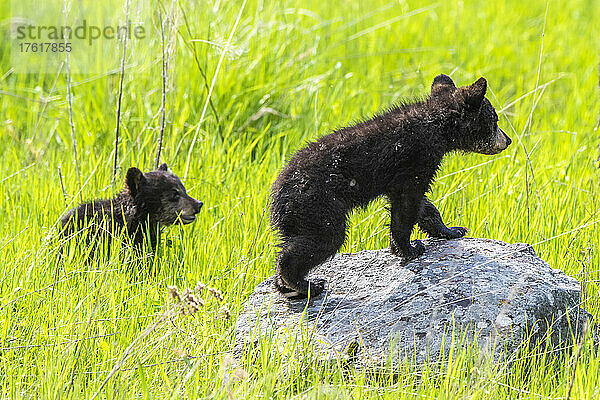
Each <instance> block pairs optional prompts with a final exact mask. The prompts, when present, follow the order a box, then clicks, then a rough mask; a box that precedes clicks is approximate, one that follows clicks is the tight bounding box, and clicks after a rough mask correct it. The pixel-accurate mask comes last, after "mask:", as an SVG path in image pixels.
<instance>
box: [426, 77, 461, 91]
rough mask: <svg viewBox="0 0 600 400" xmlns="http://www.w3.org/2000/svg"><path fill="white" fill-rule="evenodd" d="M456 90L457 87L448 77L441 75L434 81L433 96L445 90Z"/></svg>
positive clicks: (432, 85) (432, 86)
mask: <svg viewBox="0 0 600 400" xmlns="http://www.w3.org/2000/svg"><path fill="white" fill-rule="evenodd" d="M452 89H456V85H455V84H454V82H453V81H452V78H450V77H449V76H448V75H444V74H440V75H438V76H436V77H435V78H434V79H433V83H432V84H431V94H432V95H434V96H435V95H436V94H438V93H440V92H442V91H445V90H452Z"/></svg>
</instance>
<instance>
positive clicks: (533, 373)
mask: <svg viewBox="0 0 600 400" xmlns="http://www.w3.org/2000/svg"><path fill="white" fill-rule="evenodd" d="M6 3H7V2H4V3H3V4H2V5H0V10H1V11H0V22H2V23H1V24H0V34H1V35H2V42H1V44H0V165H1V168H0V170H1V171H2V174H1V175H0V392H1V397H2V398H6V399H18V398H44V399H46V398H63V399H70V398H85V399H88V398H94V397H95V398H171V397H172V398H211V399H212V398H215V399H219V398H226V399H229V398H297V399H309V398H331V399H334V398H335V399H350V398H352V399H397V398H402V399H404V398H406V399H417V398H432V399H454V398H470V399H506V398H527V399H564V398H567V397H569V396H570V398H573V399H593V398H598V396H599V393H600V355H599V354H598V352H597V350H594V347H593V346H592V341H591V339H589V338H588V339H586V340H585V341H582V342H580V343H577V344H576V351H571V352H567V353H565V354H564V355H562V356H555V355H553V354H551V353H549V352H543V351H542V352H541V354H540V352H537V353H536V351H534V350H531V351H529V350H524V352H523V354H522V355H521V357H520V358H519V359H518V360H516V361H514V362H512V363H510V364H505V365H500V366H492V365H489V363H485V362H482V361H481V358H479V357H478V356H477V354H476V353H477V352H476V350H475V349H472V350H470V351H463V352H456V353H454V354H453V356H452V357H451V358H449V359H447V360H445V362H444V363H441V364H438V365H430V366H427V365H426V366H422V365H405V366H402V368H401V369H400V370H399V371H397V373H396V374H395V375H394V376H389V377H379V378H377V379H375V378H373V377H370V376H369V375H368V374H366V373H365V372H364V371H361V370H355V369H352V368H349V369H348V368H345V367H342V366H328V367H323V366H320V365H318V364H317V363H315V361H314V355H313V354H310V353H308V354H305V355H304V356H294V355H293V353H294V349H289V353H288V354H282V355H279V356H268V352H262V353H260V354H248V355H247V356H246V357H243V358H242V359H241V360H234V359H233V358H232V357H231V355H230V353H231V350H232V347H233V343H234V341H235V335H234V326H235V321H236V318H237V315H238V314H239V313H240V311H241V309H242V307H243V302H244V300H245V299H246V298H247V297H248V296H249V295H250V293H252V291H253V288H254V287H255V286H256V285H257V284H258V283H260V282H261V281H262V280H264V279H265V278H267V277H269V276H270V275H272V274H273V273H274V261H275V252H276V244H277V238H276V235H275V234H274V233H273V232H272V231H271V229H270V227H269V213H268V201H269V190H270V186H271V184H272V182H273V181H274V179H275V177H276V176H277V173H278V171H279V170H280V169H281V168H282V167H283V165H284V164H285V162H286V160H287V159H289V157H290V156H291V154H293V152H294V151H295V150H296V149H298V148H299V147H300V146H302V144H303V143H305V142H306V141H309V140H313V139H315V138H317V137H318V136H319V135H321V134H325V133H328V132H330V131H331V130H332V129H335V128H336V127H339V126H343V125H344V124H348V123H352V122H353V121H357V120H360V119H361V118H365V117H368V116H369V115H372V114H373V113H375V112H376V111H377V110H380V109H382V108H384V107H386V106H389V105H391V104H393V103H394V102H398V101H400V100H401V99H410V98H419V97H422V96H425V95H426V94H427V93H428V91H429V88H430V85H431V81H432V80H433V78H434V77H435V76H436V75H438V74H439V73H446V74H451V76H452V78H453V79H454V81H455V82H456V83H457V84H459V85H467V84H470V83H472V82H473V81H475V80H476V79H477V78H479V77H480V76H484V77H485V78H486V79H487V80H488V84H489V91H488V96H487V97H488V99H489V100H490V101H491V102H492V104H493V105H494V106H495V107H496V109H497V110H499V112H498V113H499V116H500V122H499V125H500V126H501V127H502V129H503V130H504V131H505V132H506V133H507V134H508V135H509V136H510V137H511V138H512V139H513V145H512V146H511V147H510V148H509V149H507V150H506V151H505V152H503V153H502V154H499V155H496V156H483V155H463V154H454V155H451V156H449V157H447V158H446V159H445V162H444V164H443V167H442V170H441V171H440V173H439V174H438V178H437V180H436V183H435V184H434V185H433V188H432V192H431V196H430V198H431V199H432V200H433V201H434V203H435V204H436V206H437V207H438V208H439V209H440V211H441V212H442V214H443V215H444V218H445V220H446V222H447V223H448V224H449V225H460V226H466V227H469V235H470V236H474V237H486V238H492V239H499V240H503V241H507V242H511V243H512V242H527V243H530V244H531V245H533V247H534V249H535V251H536V252H537V254H538V255H539V256H540V257H542V258H543V259H545V260H546V261H547V262H548V263H549V264H550V265H551V266H552V267H553V268H558V269H561V270H563V271H564V272H565V273H566V274H568V275H570V276H573V277H575V278H577V279H579V280H580V281H582V282H584V283H582V285H583V286H584V287H585V294H586V295H585V298H584V299H583V301H582V303H583V304H582V305H583V306H584V307H585V308H586V309H587V310H588V311H589V312H591V313H592V314H593V315H594V317H595V318H598V317H600V301H599V295H600V293H599V287H598V284H599V282H600V273H599V269H598V265H600V229H599V226H600V213H599V206H600V198H599V197H600V186H599V182H600V175H599V173H600V170H599V169H598V167H599V166H600V165H599V157H600V154H599V134H600V132H598V130H597V128H598V117H599V112H600V109H599V107H598V76H599V74H598V62H599V58H598V54H599V53H598V49H599V48H600V47H599V44H600V36H599V35H598V31H597V28H594V26H597V21H599V20H600V7H599V6H598V4H597V2H596V1H593V0H573V1H569V2H558V1H555V2H544V1H539V0H531V1H528V2H526V3H522V2H519V1H507V2H487V1H481V0H476V1H469V2H462V1H460V2H459V1H448V2H446V1H438V2H435V1H403V0H399V1H391V2H390V1H386V0H383V1H380V0H372V1H360V2H333V1H330V2H327V1H314V0H308V1H286V2H275V1H273V2H264V1H262V0H249V1H219V0H215V1H204V0H201V1H199V2H195V1H185V0H181V1H173V2H169V1H165V2H155V3H153V4H154V6H155V8H156V10H162V12H161V13H160V14H159V13H158V12H157V13H155V14H153V17H154V19H155V21H158V22H156V23H155V26H160V25H161V21H162V19H165V18H169V19H168V20H166V22H165V23H164V25H163V26H164V31H163V36H162V39H161V35H160V34H157V33H156V32H154V34H153V35H152V36H151V40H152V42H151V46H149V52H148V53H147V54H135V55H131V54H129V55H127V56H126V58H125V63H124V68H123V73H121V70H119V69H117V70H116V71H109V72H106V73H101V74H71V75H67V74H66V73H65V72H64V71H62V72H61V73H58V74H57V73H45V74H43V73H39V74H35V73H29V74H25V73H18V72H16V71H15V69H14V68H13V66H12V65H11V58H10V40H11V38H10V23H7V21H8V18H9V17H10V8H9V5H8V4H6ZM161 18H162V19H161ZM155 29H157V28H156V27H155ZM163 54H164V55H165V56H164V57H163ZM163 58H165V59H167V61H168V62H167V63H166V64H164V63H163ZM121 77H122V78H123V80H122V90H120V84H121ZM119 94H121V105H120V111H119V112H118V115H119V121H118V124H119V143H118V147H117V151H118V157H117V167H118V168H117V171H116V176H114V177H113V175H114V163H115V126H116V124H117V109H118V103H119ZM163 115H164V123H163V117H162V116H163ZM71 118H72V122H71ZM161 132H162V148H161V155H160V159H161V162H162V161H164V162H166V163H167V164H168V165H169V167H170V168H171V169H172V170H173V171H174V172H175V173H176V174H178V175H179V176H180V177H181V178H182V179H183V182H184V184H185V185H186V188H187V189H188V192H189V193H190V195H191V196H193V197H195V198H197V199H200V200H202V201H203V202H204V207H203V209H202V211H201V212H200V214H199V218H198V220H197V221H196V222H195V223H194V224H191V225H187V226H184V227H179V226H175V227H171V228H169V229H167V230H165V232H163V242H162V246H161V248H160V249H159V252H158V254H157V256H156V257H154V258H152V257H146V256H143V257H134V256H133V254H134V253H131V251H130V249H129V248H128V247H127V245H126V243H125V244H120V243H119V242H117V241H115V242H114V243H113V244H112V246H114V247H115V249H114V250H115V251H112V252H111V253H110V256H109V257H104V258H98V259H92V260H90V259H89V257H88V255H87V254H86V252H85V251H83V250H82V249H81V247H77V246H74V245H72V244H65V243H62V242H61V239H60V238H59V237H58V235H57V234H58V222H59V220H60V217H61V215H62V214H63V213H64V212H65V211H66V210H67V209H69V208H71V207H73V206H74V205H75V204H77V203H78V202H79V201H80V200H81V199H91V198H94V197H108V196H111V195H112V194H114V193H116V192H117V191H119V190H121V188H122V182H123V179H124V173H125V171H126V170H127V168H128V167H130V166H138V167H139V168H141V169H142V170H144V171H147V170H151V169H153V168H154V166H155V157H156V154H157V146H158V144H157V143H158V141H159V137H161ZM74 143H76V147H77V158H75V152H74V148H73V147H74V146H73V145H74ZM385 206H386V204H385V202H384V201H383V200H380V201H376V202H375V203H373V204H372V205H371V206H369V207H368V208H367V209H366V210H361V211H357V212H355V213H354V214H353V215H352V218H351V224H350V229H349V232H348V236H347V241H346V244H345V246H344V248H343V249H342V251H345V252H355V251H360V250H365V249H378V248H385V247H386V246H387V245H388V235H387V229H388V227H387V224H388V216H387V212H386V209H385ZM421 236H422V235H421V234H420V233H417V232H415V234H414V237H415V238H418V237H421ZM63 245H64V249H63V251H64V257H63V263H58V262H57V260H58V252H59V249H60V247H61V246H63ZM198 282H201V283H203V284H205V285H208V286H210V287H212V288H215V289H216V290H219V291H220V292H221V293H222V296H223V300H219V299H216V298H215V297H214V296H212V295H211V294H210V293H208V292H206V291H205V292H204V294H203V296H204V297H203V298H204V300H205V305H204V306H203V307H201V308H200V309H199V310H198V311H197V312H195V313H193V314H191V315H182V314H181V313H178V312H176V311H177V310H176V308H173V307H174V306H173V303H172V301H171V300H170V299H169V296H168V294H167V288H168V287H169V286H177V287H178V288H179V289H181V290H182V289H183V288H186V287H189V288H193V287H195V286H196V285H197V283H198ZM228 314H230V315H228ZM267 346H268V343H265V344H264V347H265V348H266V347H267ZM534 353H535V354H534Z"/></svg>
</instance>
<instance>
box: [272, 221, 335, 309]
mask: <svg viewBox="0 0 600 400" xmlns="http://www.w3.org/2000/svg"><path fill="white" fill-rule="evenodd" d="M342 232H343V231H342ZM325 238H326V239H325V240H324V238H323V237H309V236H292V237H286V238H284V243H283V245H282V246H281V251H280V252H279V255H278V256H277V275H276V277H275V287H276V288H277V290H278V291H279V292H280V293H281V294H283V295H284V296H285V297H288V298H291V299H303V298H306V297H307V296H308V293H309V291H310V297H312V298H314V297H317V296H319V295H320V294H321V293H323V291H324V290H325V281H323V280H318V281H317V280H315V281H312V282H311V281H308V280H306V279H305V277H306V274H308V272H309V271H310V270H311V269H313V268H314V267H316V266H317V265H319V264H321V263H323V262H324V261H326V260H327V259H328V258H329V257H331V256H333V255H334V254H335V253H336V252H337V251H338V250H339V248H340V247H341V246H342V244H343V243H344V236H343V235H342V237H341V238H336V239H337V240H333V238H332V237H331V236H329V237H327V236H325Z"/></svg>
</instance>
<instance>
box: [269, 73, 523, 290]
mask: <svg viewBox="0 0 600 400" xmlns="http://www.w3.org/2000/svg"><path fill="white" fill-rule="evenodd" d="M486 90H487V82H486V80H485V79H484V78H480V79H479V80H477V81H476V82H475V83H473V84H472V85H470V86H466V87H460V88H457V87H456V86H455V85H454V82H453V81H452V79H451V78H450V77H448V76H446V75H439V76H437V77H436V78H435V79H434V80H433V84H432V87H431V94H430V95H429V96H428V97H427V98H425V99H424V100H422V101H416V102H407V103H403V104H401V105H399V106H395V107H392V108H391V109H389V110H387V111H385V112H383V113H381V114H378V115H376V116H374V117H373V118H371V119H369V120H366V121H364V122H360V123H358V124H356V125H353V126H349V127H345V128H341V129H338V130H337V131H334V132H333V133H331V134H329V135H326V136H323V137H321V138H320V139H318V140H317V141H315V142H312V143H308V144H307V145H306V146H305V147H304V148H302V149H300V150H299V151H298V152H297V153H296V154H295V155H294V156H293V157H292V158H291V159H290V161H289V162H288V164H287V165H286V166H285V167H284V168H283V170H282V171H281V173H280V174H279V176H278V177H277V180H276V181H275V183H274V184H273V187H272V193H271V196H272V198H271V200H272V203H271V223H272V226H273V227H274V228H275V229H276V230H277V231H278V232H279V235H280V238H281V244H280V251H279V254H278V257H277V274H276V278H275V285H276V287H277V289H278V290H279V291H280V292H281V293H282V294H284V295H285V296H287V297H290V298H304V297H306V296H307V294H308V292H309V288H310V295H311V297H314V296H318V295H319V294H321V293H322V292H323V290H324V283H325V282H324V281H322V280H319V281H316V282H309V281H307V280H306V279H305V277H306V274H307V273H308V272H309V271H310V270H311V269H312V268H314V267H315V266H317V265H319V264H321V263H322V262H324V261H326V260H327V259H328V258H329V257H331V256H333V255H334V254H335V253H336V252H337V251H338V250H339V248H340V247H341V246H342V245H343V243H344V241H345V235H346V220H347V215H348V213H349V212H350V211H351V210H352V209H354V208H356V207H362V206H366V205H367V204H369V202H371V201H372V200H373V199H375V198H377V197H379V196H385V197H387V199H388V200H389V203H390V216H391V223H390V250H391V251H392V252H393V253H394V254H396V255H399V256H402V257H404V258H405V259H407V260H410V259H414V258H416V257H418V256H420V255H421V254H423V252H424V251H425V248H424V246H423V244H422V243H421V242H419V241H414V242H413V243H412V244H411V242H410V234H411V232H412V230H413V226H414V225H415V224H418V226H419V228H420V229H421V230H423V231H424V232H425V233H426V234H428V235H429V236H431V237H436V238H448V239H452V238H459V237H462V236H464V235H465V233H466V232H467V229H466V228H462V227H452V228H449V227H447V226H446V225H444V223H443V221H442V218H441V216H440V213H439V212H438V210H437V209H436V208H435V206H434V205H433V204H431V202H429V200H427V198H426V197H425V194H426V193H427V191H428V190H429V186H430V185H431V183H432V182H433V179H434V177H435V174H436V172H437V170H438V168H439V167H440V164H441V162H442V158H443V157H444V155H445V154H447V153H450V152H453V151H463V152H475V153H482V154H497V153H500V152H501V151H502V150H504V149H506V148H507V147H508V146H509V145H510V143H511V140H510V138H509V137H508V136H507V135H506V134H505V133H504V132H503V131H502V130H501V129H500V128H499V127H498V116H497V114H496V111H495V110H494V107H492V104H491V103H490V102H489V101H488V99H486V98H485V93H486Z"/></svg>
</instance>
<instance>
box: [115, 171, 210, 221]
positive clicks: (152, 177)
mask: <svg viewBox="0 0 600 400" xmlns="http://www.w3.org/2000/svg"><path fill="white" fill-rule="evenodd" d="M125 185H126V189H127V191H128V192H129V194H130V195H131V197H132V198H133V202H134V204H135V205H136V207H137V208H138V212H143V213H144V214H147V215H148V216H149V218H150V221H151V222H153V223H158V224H160V225H162V226H169V225H173V224H175V223H182V224H189V223H192V222H194V221H195V220H196V214H197V213H198V212H199V211H200V209H201V208H202V202H201V201H198V200H196V199H194V198H192V197H190V196H188V194H187V192H186V190H185V187H184V186H183V183H181V180H180V179H179V178H178V177H177V176H176V175H174V174H172V173H171V172H169V170H168V167H167V164H161V165H160V166H159V167H158V169H157V170H155V171H150V172H146V173H145V174H144V173H142V171H140V170H139V169H138V168H136V167H132V168H129V170H127V176H126V178H125Z"/></svg>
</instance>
